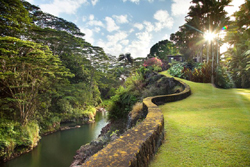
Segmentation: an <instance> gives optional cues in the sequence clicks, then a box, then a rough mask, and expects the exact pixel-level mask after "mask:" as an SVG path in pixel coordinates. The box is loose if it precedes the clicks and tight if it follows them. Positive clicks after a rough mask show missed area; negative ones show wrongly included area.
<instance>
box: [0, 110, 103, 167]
mask: <svg viewBox="0 0 250 167" xmlns="http://www.w3.org/2000/svg"><path fill="white" fill-rule="evenodd" d="M105 115H106V114H105V113H101V112H100V113H97V114H96V122H95V123H92V124H87V125H82V126H81V128H76V129H70V130H65V131H59V132H56V133H53V134H50V135H48V136H44V137H43V138H42V139H41V140H40V142H39V144H38V146H37V147H36V148H34V150H32V151H31V152H29V153H26V154H24V155H21V156H20V157H18V158H15V159H13V160H11V161H9V162H6V163H4V164H0V166H1V167H69V166H70V164H71V162H72V161H73V156H74V155H75V153H76V150H78V149H79V148H80V146H81V145H84V144H86V143H89V142H90V141H91V140H93V139H95V138H97V137H98V135H99V134H100V131H101V129H102V128H103V127H104V126H105V125H106V124H107V120H106V116H105Z"/></svg>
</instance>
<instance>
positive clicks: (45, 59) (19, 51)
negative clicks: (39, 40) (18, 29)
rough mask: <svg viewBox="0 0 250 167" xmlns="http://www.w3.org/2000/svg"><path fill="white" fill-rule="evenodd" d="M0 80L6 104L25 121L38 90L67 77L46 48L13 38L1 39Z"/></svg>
mask: <svg viewBox="0 0 250 167" xmlns="http://www.w3.org/2000/svg"><path fill="white" fill-rule="evenodd" d="M0 45H1V50H0V61H1V64H2V65H1V66H0V83H1V85H2V88H1V91H4V92H5V93H6V95H7V96H6V98H5V102H6V104H5V105H8V106H9V107H10V108H12V107H13V108H14V109H16V110H18V111H19V113H17V114H18V115H19V116H20V117H19V118H20V122H21V123H22V124H26V123H27V122H28V120H29V119H31V118H32V116H34V114H35V112H36V106H37V104H38V101H37V100H38V96H39V91H46V90H47V89H49V87H50V86H51V85H52V84H53V82H54V83H55V82H56V81H57V80H60V78H63V77H65V76H70V73H69V71H68V70H67V69H65V68H64V67H63V66H61V61H60V60H59V58H58V57H56V56H53V55H52V54H51V52H50V50H49V49H48V47H46V46H43V45H40V44H36V43H33V42H29V41H22V40H20V39H18V38H14V37H1V38H0Z"/></svg>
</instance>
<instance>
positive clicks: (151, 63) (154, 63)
mask: <svg viewBox="0 0 250 167" xmlns="http://www.w3.org/2000/svg"><path fill="white" fill-rule="evenodd" d="M143 66H144V67H149V66H158V67H161V66H162V62H161V60H160V59H158V58H156V57H153V58H150V59H148V60H146V61H144V64H143Z"/></svg>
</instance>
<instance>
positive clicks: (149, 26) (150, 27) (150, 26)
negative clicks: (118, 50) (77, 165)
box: [143, 21, 154, 32]
mask: <svg viewBox="0 0 250 167" xmlns="http://www.w3.org/2000/svg"><path fill="white" fill-rule="evenodd" d="M143 24H144V25H145V29H146V31H147V32H151V31H153V30H154V25H153V24H152V23H151V22H149V21H144V22H143Z"/></svg>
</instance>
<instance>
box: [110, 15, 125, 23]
mask: <svg viewBox="0 0 250 167" xmlns="http://www.w3.org/2000/svg"><path fill="white" fill-rule="evenodd" d="M113 18H114V19H116V22H117V23H120V24H124V23H128V16H127V15H120V16H117V15H113Z"/></svg>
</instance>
